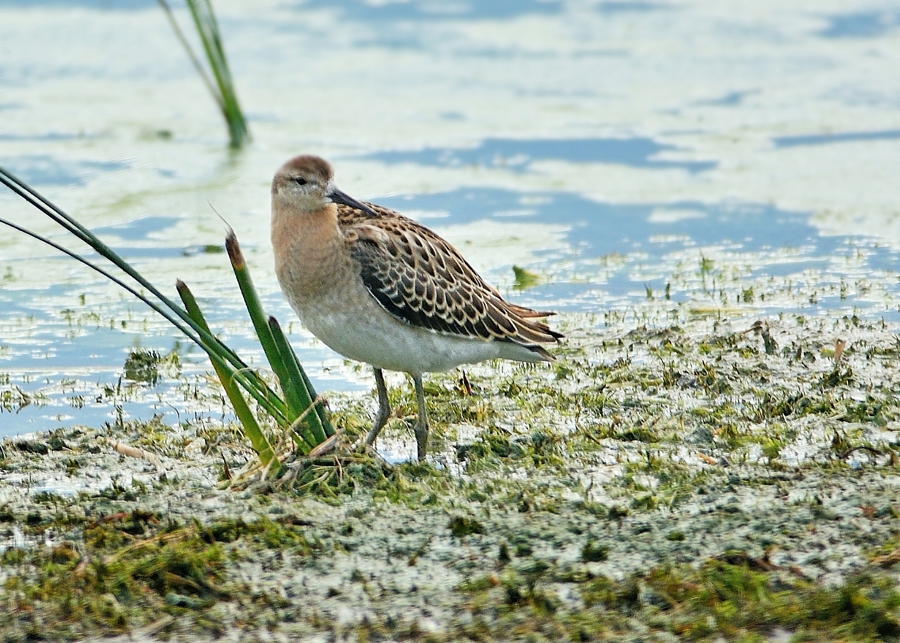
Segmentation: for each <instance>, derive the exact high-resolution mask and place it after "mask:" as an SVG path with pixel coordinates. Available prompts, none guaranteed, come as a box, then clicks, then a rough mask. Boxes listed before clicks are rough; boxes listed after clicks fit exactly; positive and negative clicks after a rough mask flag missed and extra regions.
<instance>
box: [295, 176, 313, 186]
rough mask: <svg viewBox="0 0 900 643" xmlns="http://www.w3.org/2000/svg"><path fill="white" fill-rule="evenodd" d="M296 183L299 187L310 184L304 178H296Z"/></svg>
mask: <svg viewBox="0 0 900 643" xmlns="http://www.w3.org/2000/svg"><path fill="white" fill-rule="evenodd" d="M294 183H296V184H297V185H306V184H307V183H309V181H307V180H306V179H304V178H303V177H302V176H295V177H294Z"/></svg>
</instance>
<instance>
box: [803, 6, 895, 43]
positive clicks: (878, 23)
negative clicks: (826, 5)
mask: <svg viewBox="0 0 900 643" xmlns="http://www.w3.org/2000/svg"><path fill="white" fill-rule="evenodd" d="M897 27H900V11H898V10H893V11H859V12H854V13H842V14H838V15H834V16H829V18H828V27H826V28H825V29H823V30H822V31H820V32H819V35H820V36H822V37H823V38H877V37H879V36H884V35H886V34H887V33H889V32H890V31H892V30H894V29H896V28H897Z"/></svg>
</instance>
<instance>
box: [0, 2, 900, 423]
mask: <svg viewBox="0 0 900 643" xmlns="http://www.w3.org/2000/svg"><path fill="white" fill-rule="evenodd" d="M785 4H786V3H779V2H775V1H774V0H764V1H763V2H761V3H756V4H754V5H753V7H752V8H749V7H744V8H743V10H742V12H740V13H737V12H734V11H732V10H731V9H730V8H729V7H726V6H724V5H722V3H717V2H714V1H713V0H708V1H700V0H698V1H695V2H684V3H670V2H591V1H588V0H583V1H580V0H573V1H570V2H557V1H539V0H532V1H528V2H524V1H521V0H514V1H513V0H504V1H500V0H493V1H491V2H474V1H468V2H464V1H455V2H443V1H442V2H437V1H431V2H426V1H410V2H400V1H398V2H390V1H388V2H374V1H373V2H363V1H361V0H341V1H340V2H331V1H329V2H325V1H324V0H311V1H309V2H299V1H277V2H276V1H274V0H272V1H267V2H258V3H253V6H252V7H251V6H250V5H249V4H248V3H244V2H238V1H237V0H219V1H218V2H216V8H217V10H218V15H219V19H220V23H221V26H222V29H223V33H224V37H225V46H226V50H227V52H228V55H229V57H230V62H231V66H232V71H233V73H234V76H235V78H236V82H237V86H238V91H239V96H240V99H241V101H242V103H243V105H244V108H245V110H246V112H247V114H248V117H249V120H250V126H251V129H252V133H253V137H254V141H253V143H252V144H251V145H250V146H249V148H248V149H246V150H244V151H242V152H238V153H235V152H232V151H230V150H229V149H228V147H227V138H226V131H225V128H224V125H223V123H222V122H221V119H220V117H219V115H218V113H217V112H216V109H215V106H214V104H213V102H212V100H211V99H210V98H209V96H208V95H207V94H206V93H205V89H204V87H203V85H202V83H201V82H200V80H199V78H198V77H197V75H196V73H195V71H194V70H193V68H192V67H191V65H190V63H189V61H188V59H187V57H186V55H185V54H184V52H183V51H182V49H181V48H180V46H179V44H178V42H177V41H176V40H175V37H174V35H173V34H172V32H171V29H170V27H169V25H168V23H167V22H166V20H165V17H164V15H163V14H162V12H161V10H160V9H159V8H158V6H157V4H156V2H152V1H150V0H129V1H124V0H90V1H86V0H85V1H72V0H68V1H66V2H63V1H53V0H22V1H15V0H0V42H2V43H3V56H2V58H0V86H2V88H3V89H2V93H0V165H2V166H3V167H4V168H6V169H7V170H9V171H11V172H13V173H14V174H17V175H18V176H20V177H21V178H23V179H24V180H26V181H28V182H29V183H31V184H32V185H33V186H34V187H35V188H36V189H38V190H40V191H42V192H43V193H44V194H45V195H46V196H48V197H49V198H50V199H51V200H53V201H54V202H55V203H57V204H58V205H59V206H61V207H62V208H64V209H65V210H66V211H68V212H69V213H70V214H72V215H74V216H76V217H77V218H78V219H79V220H81V221H82V222H83V223H85V224H86V225H88V226H89V227H91V228H92V229H94V230H96V231H98V232H99V233H100V234H101V236H102V237H103V238H104V240H106V241H107V242H108V243H109V244H110V245H111V246H113V247H114V248H116V249H117V250H118V251H119V252H120V253H121V254H122V255H123V256H124V257H125V258H126V259H128V260H129V261H132V262H133V263H134V265H135V266H136V267H137V268H138V270H140V271H141V272H143V273H145V274H146V275H147V276H148V277H149V278H150V279H151V281H153V282H154V283H156V284H158V285H159V286H161V287H163V288H164V289H166V291H167V292H169V293H171V294H172V295H173V296H174V281H175V279H176V278H182V279H184V280H185V281H187V282H188V283H189V285H190V286H191V287H192V288H193V290H194V292H195V294H196V295H197V296H198V298H199V300H200V303H201V306H202V307H203V308H204V310H205V311H206V312H207V315H208V317H209V320H210V323H211V325H212V326H213V328H215V329H216V330H217V331H218V332H220V333H221V334H222V336H223V338H224V339H225V340H226V341H227V342H228V343H230V344H231V345H233V346H235V347H236V348H237V349H238V351H239V352H240V353H242V354H244V355H247V356H249V357H250V358H254V359H257V360H258V359H259V355H260V353H259V350H258V349H257V348H256V346H255V342H254V341H253V340H252V332H251V330H250V326H249V322H248V320H247V319H246V317H245V314H244V313H243V311H242V305H241V303H240V300H239V297H238V295H237V293H236V288H235V287H234V281H233V277H232V276H231V274H230V270H229V268H228V265H227V260H226V258H225V256H224V255H223V254H221V253H217V252H214V251H213V250H214V249H215V248H216V247H220V246H221V245H222V242H223V237H224V224H222V222H221V221H220V220H219V218H218V217H217V216H216V214H215V212H214V211H213V209H212V208H215V210H216V211H218V212H219V213H221V214H222V216H223V217H224V218H226V219H227V220H228V222H229V223H230V224H231V225H232V226H233V227H234V229H235V230H236V232H237V234H238V236H239V238H240V239H241V241H242V244H243V246H244V249H245V253H246V254H247V257H248V262H249V264H250V267H251V270H252V272H253V275H254V278H255V281H256V284H257V287H258V289H259V290H260V291H261V294H262V297H263V300H264V303H265V305H266V307H267V309H268V310H269V312H271V313H273V314H275V315H276V316H277V317H279V318H280V319H281V320H283V321H284V322H285V323H286V324H287V325H288V327H289V330H290V331H291V337H292V341H293V343H294V345H295V346H296V348H297V349H298V353H299V355H300V358H301V360H302V361H303V363H304V364H305V365H306V366H307V367H308V369H309V371H310V375H311V376H312V377H313V379H314V381H315V383H316V385H317V387H318V388H319V389H321V390H326V391H327V390H367V389H369V388H370V387H371V381H370V378H369V376H368V373H367V371H366V370H365V369H358V368H356V367H355V366H354V365H351V364H346V363H345V362H344V361H343V360H342V359H341V358H340V357H338V356H336V355H334V354H333V353H331V352H330V351H328V350H327V349H325V348H324V347H323V346H322V345H321V344H318V343H317V342H316V341H315V340H313V339H312V338H311V337H310V336H309V335H308V334H306V333H305V331H304V330H303V329H302V328H301V327H300V325H299V324H297V323H291V322H292V321H293V314H292V313H291V311H290V309H289V308H288V306H287V305H286V304H285V303H284V301H283V299H282V298H281V296H280V293H279V292H278V289H277V284H276V282H275V279H274V272H273V267H272V257H271V249H270V247H269V242H268V182H269V180H270V178H271V175H272V173H273V172H274V170H275V169H276V168H277V167H278V166H279V165H280V164H281V163H282V162H283V161H284V160H286V159H287V158H289V157H291V156H292V155H295V154H298V153H315V154H320V155H322V156H325V157H326V158H328V159H329V160H331V161H332V163H333V164H334V166H335V168H336V173H337V180H338V182H339V183H340V184H341V186H342V187H343V188H344V190H345V191H347V192H348V193H350V194H352V195H354V196H357V197H359V198H365V199H371V200H374V201H376V202H379V203H382V204H384V205H387V206H390V207H394V208H397V209H400V210H402V211H404V212H407V213H409V214H410V215H412V216H415V217H416V218H419V219H420V220H422V221H424V222H426V223H427V224H428V225H430V226H432V227H434V228H436V229H437V230H438V231H439V232H441V233H442V234H444V235H445V236H446V237H447V238H448V239H449V240H451V241H452V242H453V243H455V244H456V245H457V246H458V247H459V248H460V249H461V250H462V251H463V252H464V253H465V254H466V256H467V257H469V258H470V260H471V262H472V263H473V264H474V265H475V266H476V267H477V268H478V269H479V270H480V271H481V272H482V273H483V274H484V275H485V276H486V277H487V278H488V279H489V280H491V281H492V282H494V283H496V284H498V285H499V286H500V287H501V289H502V290H503V291H504V292H505V293H508V294H509V296H510V297H511V298H513V299H515V300H516V301H518V302H520V303H524V304H528V305H535V306H540V307H542V308H546V307H549V308H554V309H557V310H560V311H563V312H566V311H571V312H588V313H597V315H598V317H597V318H598V323H603V320H607V322H609V319H610V317H609V315H608V313H610V312H613V313H616V315H615V316H614V319H615V320H616V321H615V323H623V324H626V325H627V324H632V325H637V324H639V323H644V322H646V321H648V320H642V319H639V318H637V317H636V316H635V315H634V314H633V312H632V311H633V309H634V306H635V304H636V303H638V302H642V301H646V299H647V298H648V297H651V296H652V297H654V298H656V299H663V298H664V297H665V293H666V290H667V285H668V297H669V299H668V300H665V299H663V301H664V302H665V305H664V306H663V307H666V306H668V307H669V308H670V309H671V310H672V311H674V312H673V313H672V316H671V317H670V319H674V320H676V321H677V318H678V316H679V315H685V314H691V312H690V311H691V310H694V311H695V312H696V311H697V310H710V309H713V310H714V309H719V310H720V311H721V310H725V311H727V312H726V313H724V314H729V315H746V316H748V317H749V318H750V319H752V318H755V317H759V316H765V315H777V314H779V313H784V312H787V313H791V314H803V315H822V314H830V313H835V314H841V313H842V312H844V311H845V312H847V314H852V313H855V314H857V315H860V316H867V317H872V318H884V319H885V320H887V321H897V320H898V305H897V298H898V294H900V293H898V279H897V274H896V270H895V267H894V266H895V263H896V253H897V248H898V245H900V217H898V216H897V213H898V210H897V204H898V203H900V181H897V180H896V176H895V174H896V168H897V167H900V145H898V141H897V139H898V138H900V111H898V110H897V106H898V104H900V82H898V81H897V80H896V73H895V70H896V69H897V68H898V67H900V12H898V11H897V10H896V8H894V7H893V5H892V4H891V3H889V2H865V3H863V2H847V1H846V0H831V1H822V0H816V1H812V0H809V1H802V0H797V1H795V2H791V3H789V6H785ZM178 12H179V13H178V15H179V18H180V19H181V24H182V25H183V26H184V27H185V28H187V27H188V26H189V21H188V19H187V16H186V14H185V12H184V10H183V9H179V10H178ZM211 206H212V207H211ZM0 213H2V215H0V216H3V217H6V218H12V219H15V220H17V221H20V222H25V223H27V224H28V225H29V226H30V227H32V228H33V229H35V230H36V231H38V232H41V233H44V234H52V235H53V238H54V240H57V241H66V240H67V238H66V235H65V234H63V233H59V232H57V231H56V230H54V228H53V224H52V223H50V222H48V221H44V220H41V219H39V218H37V217H36V215H35V214H34V213H32V212H31V211H29V210H28V209H27V208H26V207H25V206H24V205H23V204H22V203H21V202H19V201H18V200H17V198H16V197H14V196H13V195H11V194H9V193H6V192H0ZM513 265H516V266H521V267H524V268H526V269H528V270H530V271H532V272H534V273H536V274H537V275H538V276H539V285H537V286H535V287H532V288H529V289H526V290H523V291H516V290H514V289H513V285H514V276H513V271H512V266H513ZM748 293H749V294H748ZM754 293H755V294H754ZM760 293H765V294H766V295H767V296H766V299H764V300H763V299H761V298H760V296H759V295H760ZM720 314H723V313H720ZM649 322H650V323H666V318H660V319H656V320H649ZM748 323H749V322H748ZM135 346H142V347H145V348H148V349H152V350H156V351H158V352H160V353H162V354H167V353H170V352H172V351H176V352H178V353H179V355H180V356H181V360H182V363H183V373H184V378H171V377H163V379H162V380H161V382H160V383H158V384H156V385H155V386H153V387H150V386H147V385H140V384H134V383H129V382H128V380H127V379H125V380H123V379H122V376H123V373H124V369H123V364H124V361H125V359H126V357H127V355H128V352H129V351H130V350H131V349H133V347H135ZM208 371H209V366H208V363H207V362H206V360H205V358H204V357H203V356H201V355H198V354H197V352H196V350H190V347H189V346H186V345H185V344H184V342H183V341H181V340H180V339H179V338H178V336H177V334H176V331H174V330H173V329H171V328H170V327H169V326H168V325H167V323H166V322H165V321H163V320H161V319H159V318H157V317H155V315H154V314H153V313H152V311H149V310H147V309H146V308H145V307H144V306H143V305H142V304H141V303H139V302H137V301H135V300H133V299H132V298H130V297H129V296H128V295H127V294H124V293H122V292H121V291H120V290H119V289H117V288H116V287H114V286H112V285H110V284H108V283H106V282H105V281H104V279H103V278H102V277H100V276H98V275H96V274H94V273H91V272H90V271H88V270H87V269H84V268H83V267H81V266H79V265H77V264H75V262H74V261H72V260H71V259H68V258H65V257H60V256H58V255H57V254H56V253H55V252H54V251H52V250H51V249H49V248H45V247H43V246H41V245H39V244H37V243H35V242H32V241H30V240H27V239H25V238H23V237H21V236H20V235H18V234H15V233H4V234H2V235H0V393H2V395H3V401H4V404H2V405H0V406H3V407H4V408H2V409H0V436H3V435H16V434H23V433H28V432H31V431H35V430H46V429H52V428H55V427H58V426H62V425H70V424H88V425H93V426H98V425H101V424H102V423H103V422H106V421H109V422H112V421H115V420H117V419H119V418H129V417H137V418H142V419H147V418H148V417H150V416H151V415H153V414H161V415H163V419H164V421H165V422H168V423H170V424H176V423H177V422H179V421H181V420H184V419H186V418H190V417H194V414H195V413H196V414H199V415H201V416H213V417H219V416H221V414H222V412H223V411H222V407H221V405H218V406H217V405H215V404H212V403H211V402H210V401H209V400H208V399H205V398H201V399H195V397H194V395H193V392H192V390H193V389H192V387H194V388H195V389H196V388H202V386H203V382H204V379H203V378H204V374H205V373H207V372H208ZM393 381H394V382H398V381H400V379H399V378H395V379H394V380H393ZM120 382H121V383H120ZM29 399H30V404H28V405H27V406H24V407H22V408H19V407H20V405H21V404H22V403H23V401H24V400H29ZM7 402H8V403H7Z"/></svg>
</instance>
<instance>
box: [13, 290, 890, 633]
mask: <svg viewBox="0 0 900 643" xmlns="http://www.w3.org/2000/svg"><path fill="white" fill-rule="evenodd" d="M648 306H649V304H648ZM661 308H664V306H662V307H661ZM558 325H559V327H560V328H561V330H563V331H564V332H566V333H567V335H568V336H569V339H568V341H567V343H566V344H565V346H563V347H562V348H561V349H560V350H559V351H558V354H559V357H560V361H559V362H558V363H557V364H554V365H550V366H540V367H535V366H524V365H517V364H510V363H488V364H484V365H479V366H476V367H473V368H470V369H467V371H466V374H467V377H468V381H469V382H470V384H471V387H472V395H467V394H466V391H465V387H464V386H463V385H462V384H461V382H460V374H459V373H448V374H443V375H435V376H432V377H431V378H430V379H429V380H428V384H427V392H428V395H429V409H430V413H431V414H432V421H433V440H432V450H433V452H434V456H432V457H430V458H429V461H428V462H427V463H424V464H417V463H410V462H405V463H397V464H393V465H391V464H388V463H387V462H385V461H384V460H383V459H382V458H381V457H380V456H378V455H375V454H371V453H370V454H358V453H350V452H346V451H345V452H342V453H340V454H338V455H336V456H327V457H322V458H319V459H318V460H316V461H314V462H309V461H294V462H293V463H292V465H291V467H292V468H291V477H290V478H289V479H284V480H276V481H267V482H261V481H259V480H258V479H257V478H253V477H250V478H248V479H246V480H245V481H244V482H243V483H242V484H241V485H238V486H239V487H240V488H238V489H235V488H228V482H227V480H226V466H227V470H228V472H229V473H230V474H232V475H236V474H238V473H239V472H240V469H241V466H242V465H243V464H245V463H247V462H248V461H250V460H251V459H252V458H251V456H252V454H251V453H250V452H248V450H247V447H246V445H245V444H244V443H243V442H242V441H241V439H240V436H239V434H238V432H237V430H236V428H235V427H234V426H229V425H211V424H208V423H207V424H203V425H191V424H183V425H181V426H179V427H170V426H165V425H163V424H160V423H159V422H156V421H152V420H151V421H150V422H130V423H129V422H126V423H124V424H118V425H108V426H106V427H103V428H87V427H85V428H72V429H61V430H59V431H56V432H53V433H51V434H41V435H36V436H30V437H27V438H24V439H23V438H15V439H7V440H6V441H4V442H2V443H0V551H2V553H0V640H3V641H30V640H83V639H86V638H91V637H108V636H110V635H116V636H119V637H121V640H170V641H188V640H191V641H196V640H205V639H210V640H212V639H217V640H225V641H227V640H235V641H236V640H242V641H246V640H260V641H264V640H265V641H270V640H271V641H297V640H304V641H307V640H308V641H331V640H348V641H364V640H401V639H402V640H423V641H451V640H465V639H471V640H485V641H486V640H528V641H543V640H585V641H586V640H605V641H639V640H640V641H675V640H681V639H686V640H698V641H720V640H728V641H731V640H739V641H763V640H782V641H787V640H821V636H824V635H825V634H827V635H828V638H829V640H846V641H851V640H853V641H863V640H892V639H896V638H897V637H898V636H900V618H898V617H900V612H898V605H900V593H898V592H897V589H896V588H897V580H898V578H897V569H898V566H897V563H900V540H898V534H900V520H898V518H900V505H898V501H897V499H898V485H900V476H898V475H897V471H898V469H897V459H898V455H900V447H898V443H897V430H898V427H900V422H898V413H900V407H898V405H897V401H896V395H897V388H898V386H900V384H898V382H900V377H898V373H897V370H898V364H900V361H898V353H900V345H898V342H897V340H896V333H897V331H898V329H897V328H893V327H891V325H889V324H884V323H882V322H880V321H864V320H860V319H859V318H857V317H855V316H853V315H852V314H851V315H842V314H839V313H831V314H828V315H822V316H818V317H807V318H804V317H801V316H790V317H787V316H781V317H768V318H760V317H758V316H752V315H748V314H746V313H744V314H733V315H731V316H729V315H728V314H724V313H722V312H721V311H720V312H718V313H715V314H711V313H702V312H698V311H696V310H695V311H693V312H691V311H688V310H685V311H682V312H681V313H678V314H677V315H675V318H674V319H671V320H670V323H656V324H652V325H648V326H635V325H633V324H632V325H630V327H629V325H628V324H626V323H616V322H615V321H613V322H610V320H608V319H607V320H603V319H596V318H587V317H575V316H571V317H563V318H562V319H561V320H560V321H559V324H558ZM839 340H842V341H843V344H841V341H839ZM840 345H843V346H844V348H843V350H841V349H840V348H838V351H837V352H838V353H839V355H837V356H836V354H835V348H836V346H840ZM395 382H396V383H400V384H401V385H400V386H399V387H397V386H393V387H392V389H393V396H394V399H393V400H392V401H393V404H394V406H395V408H396V411H395V415H394V418H393V420H392V422H391V423H390V424H389V426H388V428H387V429H386V434H385V436H386V439H385V445H387V446H390V445H391V444H396V445H401V447H402V445H406V444H412V442H413V437H412V432H411V429H410V424H409V422H408V421H407V420H410V421H411V418H412V415H413V413H414V401H413V399H412V387H411V385H410V384H409V383H408V382H407V383H404V380H402V379H398V380H395ZM330 405H331V408H332V409H333V411H334V414H335V415H334V417H335V420H336V422H337V424H338V426H340V427H342V429H343V430H344V431H345V432H346V433H347V435H348V436H350V437H351V438H352V436H354V435H357V434H358V433H359V432H360V431H362V430H364V428H365V426H366V423H367V422H368V421H369V420H368V418H369V416H370V413H371V412H372V409H373V406H374V399H373V398H372V396H371V395H364V396H351V395H344V396H334V397H332V398H331V400H330ZM117 443H119V444H127V445H130V446H132V447H134V448H139V449H143V450H144V451H145V452H146V453H147V454H148V458H144V459H142V458H134V457H128V456H126V455H123V454H122V453H120V452H119V451H117V450H116V444H117ZM60 489H68V490H70V491H69V492H60V491H59V490H60ZM791 637H793V638H791ZM105 640H109V639H105ZM113 640H118V639H113Z"/></svg>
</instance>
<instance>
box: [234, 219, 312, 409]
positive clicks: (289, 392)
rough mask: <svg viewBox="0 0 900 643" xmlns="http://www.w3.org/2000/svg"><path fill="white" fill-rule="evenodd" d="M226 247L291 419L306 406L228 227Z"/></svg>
mask: <svg viewBox="0 0 900 643" xmlns="http://www.w3.org/2000/svg"><path fill="white" fill-rule="evenodd" d="M225 249H226V250H227V251H228V258H229V259H230V260H231V266H232V268H233V269H234V276H235V278H236V279H237V282H238V287H239V288H240V290H241V296H242V297H243V298H244V304H245V305H246V307H247V312H248V313H249V314H250V319H251V321H252V322H253V328H254V329H256V335H257V337H259V343H260V344H262V347H263V351H264V352H265V354H266V358H267V359H268V360H269V365H270V366H271V367H272V370H273V371H275V375H276V377H278V381H279V382H280V383H281V390H282V392H283V393H284V399H285V402H286V403H287V417H288V423H290V421H293V420H294V419H295V418H297V417H299V416H300V415H301V414H302V413H303V412H305V411H306V409H307V408H309V405H308V404H304V403H303V398H302V397H301V396H300V394H299V393H298V392H297V390H296V389H295V387H294V385H293V382H292V378H291V374H290V373H289V372H288V367H287V364H286V361H285V359H284V356H283V355H282V353H281V351H280V350H279V349H278V346H277V345H276V343H275V339H274V337H273V336H272V331H271V329H270V327H269V323H268V322H267V321H266V313H265V311H264V310H263V307H262V303H261V302H260V301H259V295H258V294H257V293H256V288H255V287H254V285H253V280H252V279H251V278H250V271H249V270H247V263H246V262H245V261H244V254H243V252H241V245H240V243H239V242H238V240H237V236H235V234H234V230H231V229H230V228H229V230H228V234H227V235H226V237H225Z"/></svg>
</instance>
